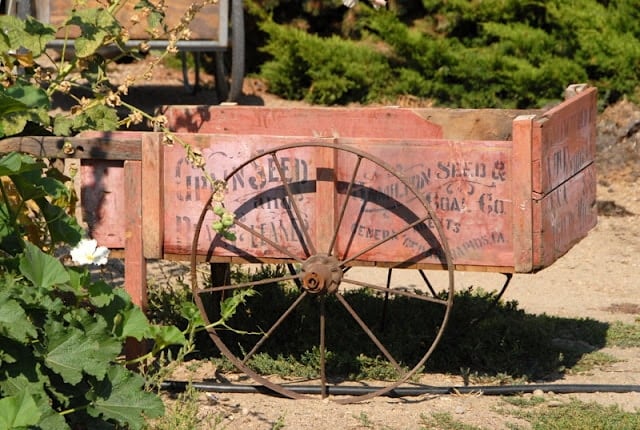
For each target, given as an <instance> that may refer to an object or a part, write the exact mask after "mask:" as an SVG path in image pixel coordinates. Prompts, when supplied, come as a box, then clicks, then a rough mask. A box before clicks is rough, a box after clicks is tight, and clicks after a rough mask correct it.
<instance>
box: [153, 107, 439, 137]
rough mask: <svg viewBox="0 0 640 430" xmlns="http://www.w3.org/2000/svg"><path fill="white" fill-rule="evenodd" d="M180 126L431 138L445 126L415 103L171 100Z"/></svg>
mask: <svg viewBox="0 0 640 430" xmlns="http://www.w3.org/2000/svg"><path fill="white" fill-rule="evenodd" d="M164 114H165V116H166V117H167V119H168V121H169V122H168V126H169V128H170V129H171V130H174V131H176V132H192V133H195V132H198V133H215V134H241V135H249V134H258V135H272V136H309V137H372V138H391V139H394V138H406V139H411V138H425V139H426V138H432V139H437V138H440V137H442V130H441V128H440V127H439V126H438V125H436V124H434V123H432V122H430V121H427V120H425V119H424V118H423V117H421V116H420V115H417V114H416V113H414V112H412V111H411V110H410V109H398V108H342V107H330V108H329V107H327V108H324V107H296V108H270V107H255V106H168V107H166V108H164Z"/></svg>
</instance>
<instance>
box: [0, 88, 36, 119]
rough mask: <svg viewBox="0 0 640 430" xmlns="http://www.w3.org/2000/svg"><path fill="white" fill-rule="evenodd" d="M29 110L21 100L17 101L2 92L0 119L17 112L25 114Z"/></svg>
mask: <svg viewBox="0 0 640 430" xmlns="http://www.w3.org/2000/svg"><path fill="white" fill-rule="evenodd" d="M28 109H29V108H28V107H27V105H26V104H24V103H23V102H21V101H20V100H16V99H15V98H13V97H11V96H9V95H7V94H6V93H5V92H4V91H0V117H4V116H7V115H9V114H12V113H16V112H25V111H27V110H28Z"/></svg>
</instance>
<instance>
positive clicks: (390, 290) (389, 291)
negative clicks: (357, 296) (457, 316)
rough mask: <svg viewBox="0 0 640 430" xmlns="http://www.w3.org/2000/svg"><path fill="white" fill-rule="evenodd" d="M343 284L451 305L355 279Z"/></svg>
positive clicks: (347, 280) (433, 298)
mask: <svg viewBox="0 0 640 430" xmlns="http://www.w3.org/2000/svg"><path fill="white" fill-rule="evenodd" d="M342 282H344V283H348V284H352V285H358V286H360V287H365V288H370V289H372V290H376V291H380V292H382V293H385V294H386V293H389V294H395V295H397V296H405V297H410V298H412V299H418V300H423V301H425V302H431V303H437V304H439V305H444V306H447V305H448V304H449V302H448V301H447V300H442V299H438V298H435V297H429V296H425V295H422V294H416V293H412V292H411V291H405V290H400V289H398V288H386V287H381V286H379V285H375V284H371V283H369V282H363V281H358V280H355V279H346V278H343V279H342Z"/></svg>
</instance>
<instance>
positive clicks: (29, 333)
mask: <svg viewBox="0 0 640 430" xmlns="http://www.w3.org/2000/svg"><path fill="white" fill-rule="evenodd" d="M0 334H2V335H4V336H7V337H9V338H11V339H15V340H17V341H19V342H23V343H26V342H28V341H29V339H30V338H31V339H33V338H35V337H37V335H38V332H37V331H36V328H35V326H34V325H33V324H32V323H31V321H30V320H29V318H27V314H26V313H25V311H24V309H23V308H22V306H20V303H18V302H17V301H15V300H13V299H11V298H10V296H9V294H8V292H5V291H3V292H0Z"/></svg>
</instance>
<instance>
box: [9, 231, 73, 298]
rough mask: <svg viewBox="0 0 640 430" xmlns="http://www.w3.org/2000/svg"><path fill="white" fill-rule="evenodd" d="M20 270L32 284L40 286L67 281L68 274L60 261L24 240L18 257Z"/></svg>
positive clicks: (44, 286)
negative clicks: (23, 246) (23, 245)
mask: <svg viewBox="0 0 640 430" xmlns="http://www.w3.org/2000/svg"><path fill="white" fill-rule="evenodd" d="M20 271H21V272H22V274H23V275H24V276H25V277H26V278H27V279H28V280H30V281H31V282H32V283H33V284H34V285H37V286H39V287H42V288H50V287H51V286H53V285H56V284H64V283H67V282H69V274H68V273H67V271H66V270H65V268H64V266H63V265H62V263H60V261H58V260H57V259H56V258H54V257H52V256H50V255H47V254H45V253H44V252H42V251H41V250H40V249H38V247H37V246H35V245H34V244H32V243H29V242H26V244H25V250H24V253H23V254H22V257H21V258H20Z"/></svg>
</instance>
